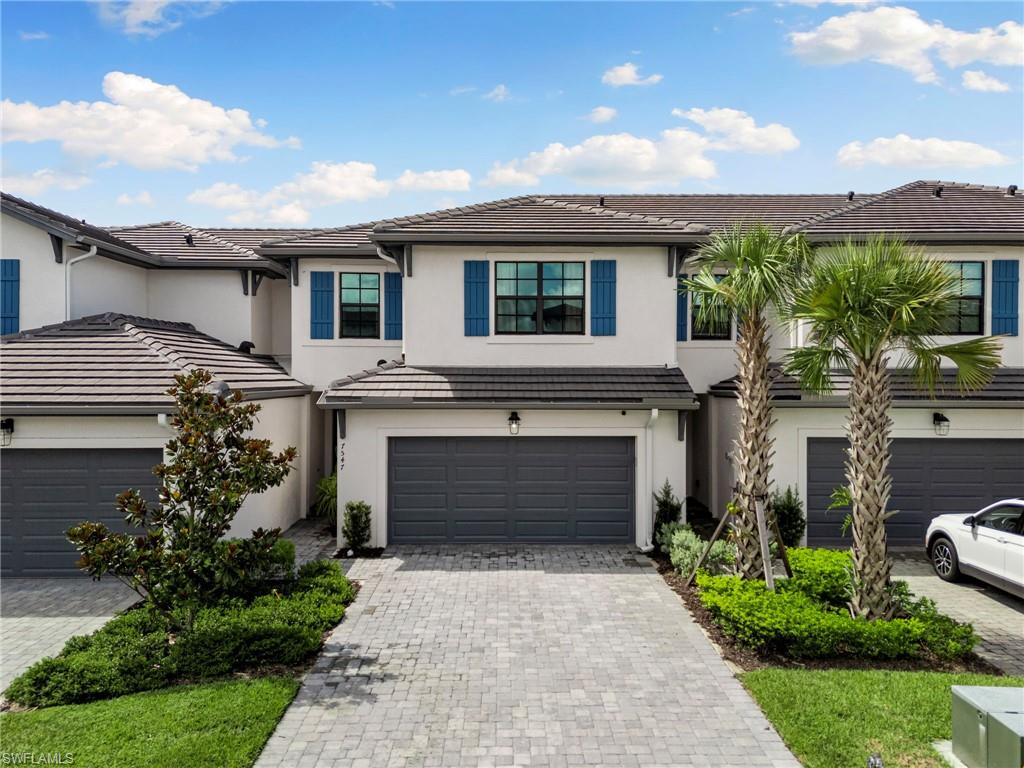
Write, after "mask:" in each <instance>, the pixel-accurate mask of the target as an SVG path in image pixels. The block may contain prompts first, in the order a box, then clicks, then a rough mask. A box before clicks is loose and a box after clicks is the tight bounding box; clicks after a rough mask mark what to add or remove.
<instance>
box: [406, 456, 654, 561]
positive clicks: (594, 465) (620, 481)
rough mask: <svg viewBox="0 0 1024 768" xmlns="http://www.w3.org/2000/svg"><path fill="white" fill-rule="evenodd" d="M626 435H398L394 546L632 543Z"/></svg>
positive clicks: (630, 475)
mask: <svg viewBox="0 0 1024 768" xmlns="http://www.w3.org/2000/svg"><path fill="white" fill-rule="evenodd" d="M634 464H635V457H634V447H633V439H632V438H625V437H513V438H505V437H394V438H391V439H390V440H389V443H388V519H389V523H388V529H389V535H388V541H389V543H391V544H412V543H441V542H552V543H554V542H566V543H589V542H623V543H625V542H632V541H633V520H634V475H635V472H634Z"/></svg>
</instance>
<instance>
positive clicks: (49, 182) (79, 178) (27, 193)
mask: <svg viewBox="0 0 1024 768" xmlns="http://www.w3.org/2000/svg"><path fill="white" fill-rule="evenodd" d="M91 183H92V179H90V178H89V177H88V176H83V175H82V174H79V173H64V172H62V171H55V170H52V169H50V168H41V169H40V170H38V171H34V172H33V173H30V174H28V175H22V176H4V177H3V182H2V186H3V190H4V192H10V193H11V194H12V195H21V196H24V197H32V196H33V195H40V194H42V193H43V192H46V191H47V190H48V189H60V190H63V191H65V192H73V191H74V190H76V189H81V188H82V187H84V186H85V185H86V184H91Z"/></svg>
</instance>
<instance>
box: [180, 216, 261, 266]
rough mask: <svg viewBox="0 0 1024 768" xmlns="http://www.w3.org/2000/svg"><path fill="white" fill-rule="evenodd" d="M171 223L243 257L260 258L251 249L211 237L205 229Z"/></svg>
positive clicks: (214, 236)
mask: <svg viewBox="0 0 1024 768" xmlns="http://www.w3.org/2000/svg"><path fill="white" fill-rule="evenodd" d="M170 223H171V224H175V225H177V226H179V227H181V228H182V229H185V230H188V232H189V233H190V234H193V235H199V236H200V237H203V238H205V239H207V240H209V241H210V242H213V243H216V244H217V245H223V246H225V247H227V248H230V249H231V250H233V251H235V252H236V253H240V254H242V255H243V256H246V255H247V256H257V257H258V256H259V254H258V253H256V251H254V250H252V249H251V248H245V247H244V246H241V245H238V244H237V243H232V242H231V241H229V240H225V239H224V238H222V237H217V235H211V234H210V233H209V232H207V231H206V230H205V229H200V228H199V227H193V226H190V225H188V224H182V223H181V222H180V221H172V222H170Z"/></svg>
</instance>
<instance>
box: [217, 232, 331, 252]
mask: <svg viewBox="0 0 1024 768" xmlns="http://www.w3.org/2000/svg"><path fill="white" fill-rule="evenodd" d="M199 229H201V230H202V231H203V232H206V233H207V234H208V235H213V236H214V237H218V238H220V239H221V240H225V241H227V242H229V243H234V244H235V245H240V246H242V247H243V248H248V249H249V250H250V251H255V250H256V249H257V248H258V247H259V245H260V243H262V242H263V241H264V240H277V239H282V238H294V237H306V236H307V235H315V234H316V233H318V232H323V231H324V230H323V229H316V228H308V227H307V228H305V229H254V228H252V227H199Z"/></svg>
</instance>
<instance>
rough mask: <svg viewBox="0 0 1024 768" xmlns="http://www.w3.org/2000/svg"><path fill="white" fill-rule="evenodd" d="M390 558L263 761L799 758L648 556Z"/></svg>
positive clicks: (364, 571)
mask: <svg viewBox="0 0 1024 768" xmlns="http://www.w3.org/2000/svg"><path fill="white" fill-rule="evenodd" d="M388 555H389V556H388V557H385V558H381V559H378V560H357V561H355V563H354V564H353V566H352V568H351V570H350V573H349V575H350V576H351V577H352V578H354V579H356V580H358V581H360V582H361V584H362V590H361V592H360V594H359V597H358V598H357V600H356V602H355V603H354V604H353V605H352V606H351V607H350V609H349V612H348V614H347V616H346V618H345V620H344V621H343V622H342V623H341V624H340V625H339V626H338V628H337V629H335V631H334V632H333V634H332V635H331V637H330V639H329V641H328V643H327V645H326V647H325V651H324V653H323V655H322V656H321V657H320V659H319V660H318V661H317V663H316V665H315V667H314V669H313V670H312V672H310V673H309V674H308V675H307V677H306V679H305V682H304V684H303V686H302V689H301V691H300V692H299V694H298V696H297V698H296V700H295V702H294V703H293V704H292V706H291V707H290V709H289V710H288V712H287V713H286V714H285V716H284V718H283V719H282V720H281V722H280V723H279V724H278V727H277V730H276V731H275V733H274V735H273V736H272V737H271V739H270V741H269V742H268V744H267V746H266V748H265V749H264V751H263V754H262V755H261V757H260V759H259V761H258V762H257V766H260V767H261V768H270V767H271V766H331V768H341V767H342V766H344V767H351V768H371V767H372V768H387V767H389V766H443V768H457V767H458V766H473V768H478V767H479V768H486V766H499V765H516V766H576V765H586V766H644V767H645V768H654V767H655V766H679V767H683V766H694V767H696V766H701V767H702V768H712V767H713V766H722V767H724V766H736V768H741V767H742V768H758V767H759V766H771V767H772V768H798V765H799V764H798V763H797V762H796V760H795V759H794V758H793V757H792V755H791V754H790V753H789V752H788V750H787V749H786V748H785V746H784V745H783V743H782V741H781V740H780V739H779V737H778V735H777V734H776V733H775V731H774V730H773V729H772V728H771V726H770V725H769V724H768V722H767V721H766V720H765V718H764V716H763V715H762V713H761V711H760V710H759V709H758V708H757V706H756V705H755V704H754V702H753V700H752V699H751V698H750V697H749V696H748V695H747V693H746V692H745V691H744V690H743V688H742V686H741V685H740V684H739V682H738V681H737V680H736V678H735V677H734V676H733V674H732V673H731V672H730V670H729V669H728V667H727V666H726V665H725V664H724V663H723V661H722V660H721V658H720V657H719V656H718V654H717V653H716V651H715V650H714V648H713V647H712V646H711V645H710V643H709V642H708V641H707V639H706V638H705V637H704V635H703V633H702V632H701V630H700V628H699V627H698V626H697V625H696V624H695V623H694V622H693V621H692V619H691V618H690V616H689V614H688V613H687V611H686V610H685V608H684V607H683V604H682V602H681V601H680V599H679V598H678V596H676V595H675V594H674V593H673V592H672V591H671V590H669V588H668V587H667V586H666V585H665V583H664V582H663V581H662V579H661V577H660V576H658V574H657V573H656V571H655V570H654V568H653V567H652V566H651V565H650V564H649V561H647V559H646V558H645V557H642V556H638V555H635V554H634V553H633V552H631V551H629V550H628V549H626V548H614V547H613V548H607V547H606V548H595V547H557V548H555V547H551V548H533V549H530V548H525V549H524V548H516V549H512V548H509V549H506V548H502V547H499V548H494V547H486V548H485V547H472V546H464V547H457V548H433V549H422V548H415V549H414V548H404V547H394V548H392V549H390V550H389V551H388Z"/></svg>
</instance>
